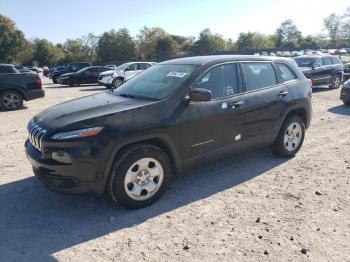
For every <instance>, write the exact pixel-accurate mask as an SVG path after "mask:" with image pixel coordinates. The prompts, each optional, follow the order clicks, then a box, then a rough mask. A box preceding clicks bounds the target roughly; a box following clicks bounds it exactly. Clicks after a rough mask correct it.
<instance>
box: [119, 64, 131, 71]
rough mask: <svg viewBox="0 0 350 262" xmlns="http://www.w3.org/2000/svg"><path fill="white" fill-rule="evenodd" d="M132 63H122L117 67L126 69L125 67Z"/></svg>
mask: <svg viewBox="0 0 350 262" xmlns="http://www.w3.org/2000/svg"><path fill="white" fill-rule="evenodd" d="M130 64H131V63H125V64H122V65H120V66H118V67H117V68H116V70H124V69H125V68H127V67H128V65H130Z"/></svg>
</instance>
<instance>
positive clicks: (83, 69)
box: [77, 67, 90, 73]
mask: <svg viewBox="0 0 350 262" xmlns="http://www.w3.org/2000/svg"><path fill="white" fill-rule="evenodd" d="M89 68H90V67H84V68H82V69H80V70H79V71H77V73H82V72H84V71H86V70H87V69H89Z"/></svg>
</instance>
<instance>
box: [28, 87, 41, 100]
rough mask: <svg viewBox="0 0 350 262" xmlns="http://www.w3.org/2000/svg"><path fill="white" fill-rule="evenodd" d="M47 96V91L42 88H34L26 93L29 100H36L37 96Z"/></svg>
mask: <svg viewBox="0 0 350 262" xmlns="http://www.w3.org/2000/svg"><path fill="white" fill-rule="evenodd" d="M44 96H45V91H44V90H42V89H33V90H29V91H28V92H27V94H26V97H25V100H27V101H29V100H34V99H37V98H42V97H44Z"/></svg>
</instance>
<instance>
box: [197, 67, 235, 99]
mask: <svg viewBox="0 0 350 262" xmlns="http://www.w3.org/2000/svg"><path fill="white" fill-rule="evenodd" d="M194 88H204V89H208V90H210V91H211V97H212V99H220V98H225V97H228V96H232V95H235V94H238V93H239V88H238V74H237V64H235V63H233V64H224V65H219V66H216V67H214V68H212V69H211V70H210V71H209V72H207V73H206V74H204V75H203V76H202V77H200V78H199V79H198V80H197V81H196V82H195V83H194V85H193V86H192V89H194Z"/></svg>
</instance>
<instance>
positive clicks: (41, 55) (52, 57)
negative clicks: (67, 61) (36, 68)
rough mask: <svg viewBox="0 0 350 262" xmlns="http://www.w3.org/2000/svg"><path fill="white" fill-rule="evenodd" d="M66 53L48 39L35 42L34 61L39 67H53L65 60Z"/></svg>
mask: <svg viewBox="0 0 350 262" xmlns="http://www.w3.org/2000/svg"><path fill="white" fill-rule="evenodd" d="M64 56H65V54H64V51H63V50H62V49H61V48H60V47H59V46H55V45H53V44H52V43H50V42H49V41H47V40H46V39H38V38H37V39H35V40H34V52H33V58H32V59H33V60H32V61H36V62H38V63H39V65H53V64H56V63H57V62H59V61H61V60H63V59H64Z"/></svg>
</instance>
